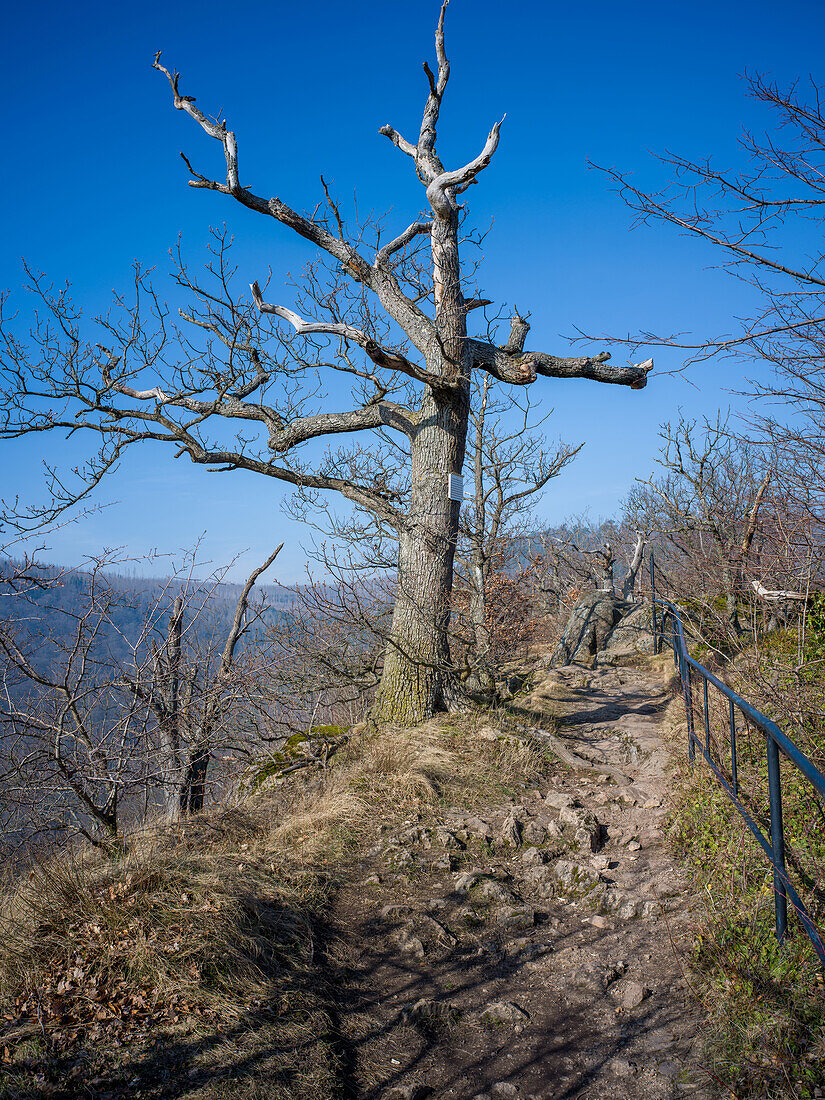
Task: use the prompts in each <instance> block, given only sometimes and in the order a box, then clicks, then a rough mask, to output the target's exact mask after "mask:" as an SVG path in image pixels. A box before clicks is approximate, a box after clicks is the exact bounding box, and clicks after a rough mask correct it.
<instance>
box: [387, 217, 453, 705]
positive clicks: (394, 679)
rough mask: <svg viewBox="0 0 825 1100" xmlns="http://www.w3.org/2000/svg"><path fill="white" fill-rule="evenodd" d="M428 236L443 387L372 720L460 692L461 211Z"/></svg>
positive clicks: (420, 434)
mask: <svg viewBox="0 0 825 1100" xmlns="http://www.w3.org/2000/svg"><path fill="white" fill-rule="evenodd" d="M434 209H435V212H436V217H435V219H434V221H433V225H432V229H431V232H430V242H431V248H432V259H433V283H434V288H435V329H436V339H435V340H434V341H433V342H432V344H431V349H432V350H431V352H430V354H429V355H428V358H427V369H428V370H429V371H430V372H431V373H433V374H437V375H438V376H439V378H442V379H444V382H445V387H444V388H443V389H442V388H440V387H433V386H428V387H427V389H426V391H425V396H424V399H423V401H422V405H421V410H420V417H419V420H418V424H417V426H416V429H415V431H414V433H413V435H412V446H411V454H412V462H411V475H412V478H411V494H410V511H409V514H408V516H407V518H406V522H405V524H404V528H403V530H402V531H401V534H400V539H399V552H398V596H397V598H396V603H395V608H394V610H393V616H392V627H391V634H390V641H389V645H388V647H387V654H386V657H385V659H384V671H383V675H382V677H381V684H380V686H379V689H378V694H377V697H376V703H375V707H374V710H373V717H374V719H375V720H376V721H378V722H388V721H389V722H400V723H404V724H409V725H412V724H415V723H417V722H423V721H424V720H425V719H427V718H428V717H430V715H432V714H433V713H435V712H436V711H439V710H444V709H445V708H446V706H447V705H448V704H449V701H450V698H451V697H452V696H453V695H454V694H455V692H456V689H455V684H454V683H453V680H452V677H451V675H450V652H449V642H448V626H449V621H450V600H451V597H452V590H453V563H454V559H455V549H456V542H457V539H458V515H459V510H460V507H461V502H460V501H455V500H450V499H449V496H448V492H447V481H448V476H449V475H450V474H451V473H460V472H461V469H462V466H463V465H464V453H465V449H466V443H467V427H468V423H469V413H470V368H471V364H470V349H469V347H468V342H467V320H466V318H467V313H466V310H465V308H464V297H463V295H462V292H461V270H460V265H459V255H458V207H457V204H456V202H455V199H454V198H452V197H450V199H449V210H446V211H445V209H444V207H443V206H442V205H441V203H440V202H436V204H435V205H434Z"/></svg>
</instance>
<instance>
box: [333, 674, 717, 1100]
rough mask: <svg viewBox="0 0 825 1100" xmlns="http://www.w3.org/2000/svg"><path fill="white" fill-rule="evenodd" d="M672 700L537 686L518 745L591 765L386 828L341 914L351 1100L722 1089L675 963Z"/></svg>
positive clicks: (653, 682)
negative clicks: (483, 802) (559, 750)
mask: <svg viewBox="0 0 825 1100" xmlns="http://www.w3.org/2000/svg"><path fill="white" fill-rule="evenodd" d="M671 698H672V696H671V695H670V693H669V691H668V688H667V684H666V681H665V679H664V678H663V676H662V674H661V673H658V672H656V671H653V668H652V667H651V668H641V667H639V668H628V667H608V666H605V667H596V668H595V669H588V668H585V667H579V666H574V665H570V666H565V667H562V668H558V669H554V670H552V671H550V672H546V673H541V674H540V675H539V677H538V678H537V681H536V683H535V686H534V688H533V689H532V691H531V693H530V694H529V695H527V696H524V697H521V698H520V699H518V700H517V703H518V709H519V711H520V712H521V714H523V715H524V724H525V730H530V731H532V732H530V733H525V736H528V737H529V738H530V739H532V740H533V741H534V742H536V743H541V741H542V739H543V738H545V739H548V740H549V742H550V743H551V744H552V743H553V742H554V741H555V744H556V747H558V745H559V742H560V743H561V746H562V747H563V751H566V752H567V753H571V754H574V755H573V756H571V757H570V760H571V762H572V763H573V764H576V763H577V761H581V762H582V766H581V767H576V768H575V770H574V768H571V767H570V766H567V765H565V764H563V763H561V762H559V763H558V764H554V765H553V767H552V769H551V774H550V776H549V778H545V779H544V780H543V781H542V782H541V783H540V784H538V785H537V784H526V785H525V789H524V791H523V794H522V793H521V792H518V793H517V794H516V796H515V797H510V798H507V799H505V800H503V801H502V802H501V804H499V805H490V806H489V807H486V808H484V809H482V810H479V811H478V812H472V813H471V812H468V811H467V809H466V808H461V807H456V806H450V805H441V806H439V807H438V808H437V810H436V817H435V820H432V819H431V820H428V821H426V822H423V823H422V820H421V818H419V817H416V816H413V817H410V818H409V819H408V820H406V821H403V822H400V823H396V824H394V825H392V826H389V827H387V829H386V831H385V832H384V834H383V836H382V840H381V843H380V844H379V845H377V846H376V847H375V848H374V849H373V850H372V851H370V852H369V853H367V854H366V855H365V857H364V858H363V860H362V862H361V863H360V864H359V866H358V868H357V872H358V874H357V875H356V876H355V879H354V880H353V881H352V882H351V883H349V884H346V883H345V884H343V885H342V887H341V890H340V892H339V895H338V900H337V918H338V923H339V927H342V928H345V929H346V933H345V935H344V936H343V938H342V941H341V943H340V944H339V945H338V947H337V951H338V952H339V953H340V954H341V957H342V962H343V964H344V966H345V968H346V971H347V973H348V975H349V981H348V982H347V983H345V984H346V988H342V989H341V991H340V1002H339V1006H338V1011H339V1018H338V1026H339V1028H340V1041H341V1050H342V1060H343V1062H344V1064H345V1066H346V1074H347V1077H348V1081H349V1086H350V1088H351V1091H352V1094H353V1095H355V1096H358V1097H361V1098H364V1100H423V1098H424V1097H427V1096H431V1097H433V1098H440V1097H444V1098H445V1100H446V1098H451V1100H486V1098H488V1100H496V1098H499V1097H520V1098H523V1100H529V1098H533V1100H568V1098H571V1100H572V1098H574V1097H575V1098H580V1100H585V1098H589V1100H601V1098H607V1097H610V1098H611V1100H670V1098H675V1097H683V1096H687V1097H695V1098H697V1100H700V1098H701V1100H704V1098H706V1097H713V1096H716V1095H717V1092H716V1090H715V1088H714V1086H713V1083H712V1081H711V1080H710V1078H709V1076H708V1074H707V1073H706V1072H705V1071H704V1070H703V1068H702V1055H701V1031H702V1027H703V1018H702V1011H701V1007H700V1005H699V1004H698V1003H697V1001H696V1000H695V998H694V997H693V995H692V993H691V990H690V987H689V977H688V976H687V975H686V974H685V973H684V972H683V964H682V963H681V962H680V959H684V958H686V957H687V955H688V953H689V950H690V943H691V924H692V917H691V908H690V897H689V892H688V887H687V882H686V878H685V876H684V874H683V873H682V871H680V869H679V868H678V867H677V866H676V865H675V864H674V859H673V856H672V854H671V853H670V851H669V849H668V846H667V843H666V837H665V825H666V817H667V814H668V791H669V788H670V786H671V784H672V771H673V761H672V757H671V753H670V751H669V749H668V746H667V743H666V739H665V736H664V734H663V731H662V713H663V711H664V709H665V707H666V705H667V704H668V703H669V702H670V700H671ZM542 723H544V724H545V725H546V726H548V727H550V730H549V731H547V732H544V733H543V732H542V730H543V728H544V727H543V725H542ZM479 736H486V737H488V738H491V739H495V738H497V737H499V738H500V737H502V736H504V735H502V733H501V731H500V730H497V729H495V728H492V727H491V728H488V729H482V730H480V731H479ZM584 761H587V762H588V763H589V764H590V765H591V767H590V768H588V767H587V766H586V765H585V764H584Z"/></svg>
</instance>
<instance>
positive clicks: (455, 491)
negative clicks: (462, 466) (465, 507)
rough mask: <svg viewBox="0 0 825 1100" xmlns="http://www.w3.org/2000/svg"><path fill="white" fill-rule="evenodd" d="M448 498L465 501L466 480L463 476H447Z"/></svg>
mask: <svg viewBox="0 0 825 1100" xmlns="http://www.w3.org/2000/svg"><path fill="white" fill-rule="evenodd" d="M447 496H448V497H449V499H450V500H464V478H463V477H462V476H461V474H447Z"/></svg>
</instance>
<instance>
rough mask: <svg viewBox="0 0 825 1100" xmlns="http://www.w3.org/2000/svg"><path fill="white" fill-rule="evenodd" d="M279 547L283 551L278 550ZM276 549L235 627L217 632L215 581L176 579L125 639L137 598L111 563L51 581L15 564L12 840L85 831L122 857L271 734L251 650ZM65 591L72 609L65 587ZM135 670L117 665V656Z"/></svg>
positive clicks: (1, 644)
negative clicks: (262, 715)
mask: <svg viewBox="0 0 825 1100" xmlns="http://www.w3.org/2000/svg"><path fill="white" fill-rule="evenodd" d="M279 549H280V547H279V548H278V550H279ZM278 550H276V551H275V552H274V553H273V554H272V555H271V556H270V557H269V558H268V559H267V561H266V562H264V563H263V564H262V565H261V566H260V567H259V568H258V569H256V570H255V571H254V572H253V573H252V574H251V575H250V576H249V578H248V579H247V581H246V583H245V584H244V585H243V587H242V590H241V594H240V597H239V599H238V602H237V605H236V607H235V609H234V615H233V618H232V621H231V624H230V625H229V627H228V629H224V630H220V631H219V630H218V629H217V628H216V625H215V624H214V623H212V622H210V601H211V597H212V595H213V594H214V591H215V588H216V587H217V586H218V584H219V583H220V577H219V576H213V577H211V578H210V579H209V580H208V581H206V582H204V581H195V579H194V577H193V576H192V575H191V571H190V574H189V576H186V577H180V576H176V577H174V578H171V579H170V581H169V582H168V583H167V585H166V588H165V590H164V591H163V592H161V593H160V595H159V596H158V597H157V599H156V600H155V602H154V604H153V606H152V607H150V608H149V610H148V612H146V613H145V614H144V615H142V616H141V619H140V622H139V624H138V628H137V630H136V631H128V632H127V630H126V629H125V627H124V619H125V617H126V616H125V615H124V612H127V611H128V610H130V609H129V594H128V592H127V591H125V590H123V589H117V588H115V587H114V586H113V585H112V584H111V583H110V581H109V579H108V577H107V573H106V570H107V568H109V569H112V568H113V567H114V565H115V563H114V562H113V561H112V560H107V559H99V560H97V561H94V562H91V563H89V566H88V568H86V569H84V570H81V571H72V572H71V573H69V572H62V573H57V574H56V575H55V574H54V573H51V574H49V573H46V572H44V571H43V570H39V569H38V568H37V567H36V566H34V565H33V564H31V563H29V564H27V565H26V566H25V567H22V568H21V567H19V566H18V567H15V566H14V565H13V564H9V565H8V566H7V568H6V570H5V572H4V576H3V578H2V583H3V589H4V590H5V592H6V593H8V594H10V595H12V596H13V598H12V599H11V600H10V601H7V614H6V615H5V616H4V618H3V621H2V624H0V674H2V696H0V813H2V817H3V836H4V842H5V844H7V845H10V846H11V847H15V846H18V845H30V844H31V843H32V842H33V841H34V840H35V838H36V837H37V836H38V835H41V834H46V835H47V836H49V837H54V836H56V835H59V834H61V833H63V832H65V831H66V830H69V831H70V832H80V833H82V834H84V835H85V836H87V837H88V838H89V839H90V840H92V841H93V842H94V843H96V844H103V845H106V846H109V845H117V844H118V843H119V842H120V841H121V839H122V837H123V834H124V831H125V829H126V828H127V826H135V825H137V824H139V823H141V822H143V821H147V820H157V819H161V820H167V821H176V820H178V819H179V818H180V817H182V816H185V815H187V814H190V813H194V812H197V811H199V810H201V809H202V808H203V806H204V803H205V801H206V799H207V797H208V794H209V793H211V792H214V791H215V789H219V788H220V785H221V783H222V782H229V781H231V779H232V776H233V768H232V767H229V766H227V765H230V764H232V765H234V766H235V769H236V768H237V764H238V763H239V762H242V761H243V760H244V759H245V758H246V757H247V756H248V755H249V754H250V753H254V752H256V751H257V752H260V751H261V747H262V744H261V743H262V741H263V740H265V738H266V736H267V735H268V734H269V732H270V727H269V726H266V728H265V729H264V728H263V727H262V725H261V723H260V722H258V723H253V721H252V716H253V715H255V714H257V713H258V712H259V711H260V709H261V698H260V690H259V686H258V674H259V665H260V663H261V661H260V658H261V656H262V654H263V652H264V651H263V648H262V647H261V646H246V647H243V646H242V645H241V644H240V643H241V642H242V639H243V638H244V636H245V635H247V634H248V633H249V632H250V631H253V630H254V628H255V627H256V626H259V625H260V624H261V620H262V616H263V614H264V612H265V610H266V603H265V601H262V600H259V601H258V602H257V603H256V604H254V605H252V604H251V603H250V595H251V592H252V589H253V586H254V585H255V582H256V581H257V579H258V577H259V576H260V575H261V574H262V573H263V572H264V571H265V570H266V569H268V568H269V566H270V565H271V564H272V562H273V561H274V559H275V557H276V555H277V553H278ZM67 587H70V588H71V590H72V591H71V593H70V594H69V595H70V596H71V598H70V599H68V600H67V599H66V598H65V595H66V592H65V590H66V588H67ZM124 651H125V652H126V653H128V658H127V659H124V658H123V657H122V653H123V652H124Z"/></svg>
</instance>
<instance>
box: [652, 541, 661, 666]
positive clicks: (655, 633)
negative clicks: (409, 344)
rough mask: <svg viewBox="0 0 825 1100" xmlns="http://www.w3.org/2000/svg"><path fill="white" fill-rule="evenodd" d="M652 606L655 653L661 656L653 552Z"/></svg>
mask: <svg viewBox="0 0 825 1100" xmlns="http://www.w3.org/2000/svg"><path fill="white" fill-rule="evenodd" d="M650 606H651V608H652V609H653V652H654V654H655V655H656V656H658V655H659V648H660V647H659V627H658V625H657V619H656V566H655V565H654V562H653V551H652V550H651V552H650Z"/></svg>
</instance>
